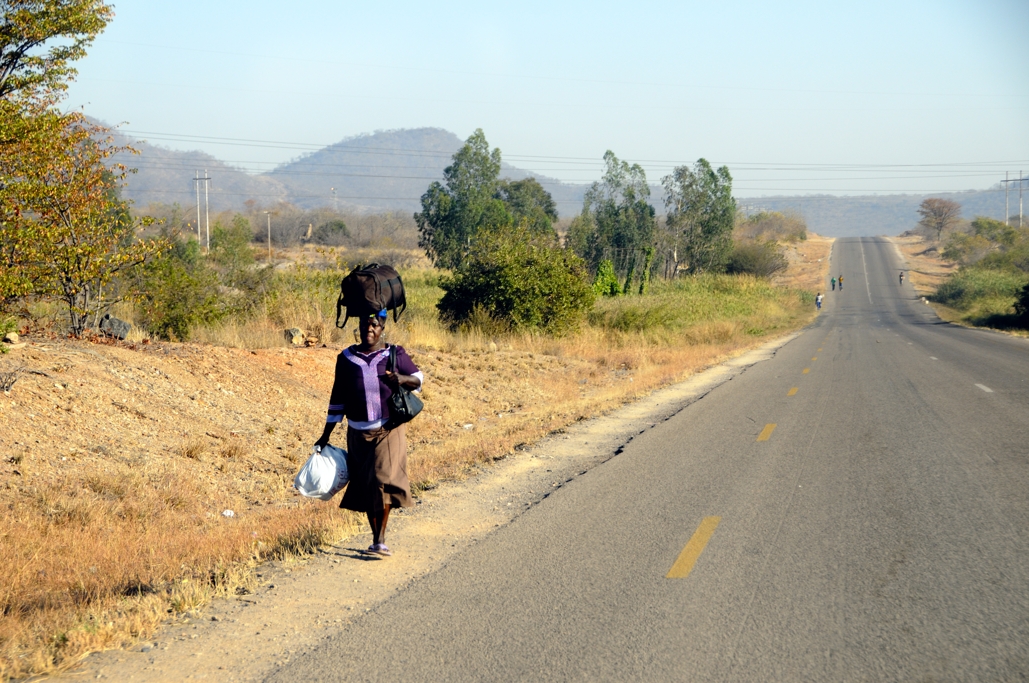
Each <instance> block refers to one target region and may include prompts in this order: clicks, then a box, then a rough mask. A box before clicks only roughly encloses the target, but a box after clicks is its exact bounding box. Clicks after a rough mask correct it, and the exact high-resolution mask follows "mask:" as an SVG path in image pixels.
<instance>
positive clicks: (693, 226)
mask: <svg viewBox="0 0 1029 683" xmlns="http://www.w3.org/2000/svg"><path fill="white" fill-rule="evenodd" d="M661 182H662V184H663V185H664V188H665V208H666V211H667V213H666V218H665V223H666V226H667V228H668V231H669V233H670V238H671V241H672V246H673V249H674V254H675V256H674V258H675V261H676V270H679V269H680V268H682V269H684V270H686V271H687V272H689V273H702V272H708V271H710V272H718V271H720V270H723V269H724V267H725V264H726V263H727V262H728V260H729V256H730V254H731V253H732V248H733V244H732V231H733V227H734V225H735V222H736V200H735V199H733V196H732V176H731V175H730V173H729V169H728V168H727V167H725V166H722V167H721V168H719V169H718V170H717V171H716V170H714V169H713V168H712V167H711V164H710V163H708V161H707V160H706V159H698V160H697V163H696V164H694V166H693V168H692V169H691V168H690V167H689V166H679V167H677V168H675V170H673V171H672V173H671V174H670V175H667V176H665V177H664V178H663V179H662V181H661ZM680 264H682V265H681V266H680Z"/></svg>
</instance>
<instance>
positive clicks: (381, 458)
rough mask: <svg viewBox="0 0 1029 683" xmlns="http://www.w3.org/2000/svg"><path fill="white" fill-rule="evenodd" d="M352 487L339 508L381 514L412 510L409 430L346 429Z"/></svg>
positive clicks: (397, 428)
mask: <svg viewBox="0 0 1029 683" xmlns="http://www.w3.org/2000/svg"><path fill="white" fill-rule="evenodd" d="M347 468H348V469H349V471H350V483H349V484H348V485H347V490H346V491H344V492H343V500H341V501H340V503H339V506H340V507H341V508H346V509H348V510H355V511H357V512H379V511H381V510H382V509H383V507H384V506H386V505H389V506H391V507H411V506H412V505H414V501H413V500H412V499H411V482H410V481H409V480H408V478H407V426H406V425H400V426H399V427H396V428H395V429H373V430H370V431H367V432H366V431H360V430H357V429H352V428H351V427H349V426H348V427H347Z"/></svg>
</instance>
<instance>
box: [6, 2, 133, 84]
mask: <svg viewBox="0 0 1029 683" xmlns="http://www.w3.org/2000/svg"><path fill="white" fill-rule="evenodd" d="M113 16H114V10H113V8H112V7H111V6H110V5H108V4H106V3H105V2H103V0H0V100H4V101H11V100H20V101H27V102H36V103H43V104H51V103H53V102H54V101H55V100H56V99H57V98H58V97H59V95H60V94H61V93H62V92H64V90H65V89H67V87H68V85H67V82H68V81H69V80H71V79H72V78H74V76H75V69H74V68H72V67H71V62H73V61H75V60H77V59H81V58H82V57H84V56H85V55H86V48H87V47H88V46H89V45H90V44H91V43H92V42H93V39H94V38H96V37H97V35H99V34H100V32H101V31H103V30H104V28H105V27H106V26H107V23H108V22H109V21H110V20H111V18H112V17H113ZM48 43H49V44H50V47H49V49H44V48H45V47H46V46H47V44H48Z"/></svg>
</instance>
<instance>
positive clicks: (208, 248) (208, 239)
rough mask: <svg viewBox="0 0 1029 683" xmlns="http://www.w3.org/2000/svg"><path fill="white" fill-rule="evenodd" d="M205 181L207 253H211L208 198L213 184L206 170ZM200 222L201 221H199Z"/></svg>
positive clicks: (209, 203) (209, 205) (209, 204)
mask: <svg viewBox="0 0 1029 683" xmlns="http://www.w3.org/2000/svg"><path fill="white" fill-rule="evenodd" d="M201 180H203V181H204V213H205V214H207V221H206V224H207V253H208V254H210V253H211V202H210V201H209V197H208V194H207V192H208V186H209V185H210V183H211V178H210V176H208V175H207V169H206V168H205V169H204V177H203V178H201ZM198 220H199V219H198Z"/></svg>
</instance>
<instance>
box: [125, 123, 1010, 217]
mask: <svg viewBox="0 0 1029 683" xmlns="http://www.w3.org/2000/svg"><path fill="white" fill-rule="evenodd" d="M113 135H114V138H115V142H116V144H119V145H126V144H127V145H131V146H132V147H134V148H136V149H138V150H139V155H133V154H122V155H119V156H118V157H117V159H116V160H117V161H119V162H120V163H124V164H125V165H126V166H128V167H130V168H136V169H138V171H137V172H136V173H134V174H133V175H131V176H130V177H129V178H128V185H127V187H126V188H125V189H124V192H123V195H124V196H125V197H126V198H127V199H130V200H132V201H133V202H134V203H135V204H136V206H137V207H144V206H146V205H147V204H149V203H151V202H155V203H156V202H160V203H165V204H172V203H176V202H177V203H179V204H181V205H182V206H184V207H189V206H194V205H195V202H196V186H195V180H194V176H195V174H196V172H197V171H198V170H200V171H202V172H203V171H204V169H206V172H207V173H208V174H209V175H210V177H211V178H212V180H211V183H210V187H209V188H208V189H209V198H210V207H211V210H212V211H224V210H241V209H243V208H244V206H245V205H246V203H247V202H248V201H253V202H256V203H258V204H260V205H266V206H267V205H274V204H276V203H279V202H289V203H291V204H295V205H296V206H299V207H301V208H305V209H313V208H319V207H333V208H335V209H336V210H338V211H346V212H357V213H381V212H386V211H401V212H411V213H413V212H415V211H418V210H420V208H421V205H420V202H419V198H420V197H421V195H422V193H423V192H425V189H426V188H427V187H428V185H429V183H431V182H432V181H434V180H442V179H443V169H444V168H445V167H446V166H447V165H448V164H449V163H450V161H451V158H452V156H453V154H454V153H455V152H456V151H457V150H458V149H460V147H461V145H463V144H464V141H463V140H461V139H460V138H459V137H458V136H457V135H455V134H454V133H452V132H450V131H447V130H444V129H442V128H433V127H424V128H408V129H396V130H385V131H375V132H373V133H363V134H360V135H355V136H351V137H347V138H344V139H342V140H340V141H339V142H336V143H333V144H331V145H327V146H325V147H323V148H321V149H318V150H314V151H312V152H309V153H306V154H303V155H301V156H299V157H297V158H295V159H292V160H290V161H288V162H286V163H283V164H280V165H278V166H276V167H275V168H273V169H271V170H270V171H267V172H265V173H260V174H251V173H248V172H246V171H245V170H243V169H241V168H238V167H234V166H232V165H231V164H228V163H226V162H223V161H221V160H219V159H217V158H216V157H214V156H212V155H210V154H207V153H206V152H201V151H177V150H172V149H168V148H165V147H161V146H159V145H154V144H151V143H148V142H146V140H141V139H135V138H132V137H130V136H128V135H125V134H124V133H120V132H118V131H117V130H115V131H114V132H113ZM501 176H502V177H504V178H509V179H512V180H518V179H522V178H527V177H534V178H536V179H537V180H538V181H539V182H540V184H541V185H542V186H543V187H544V188H546V190H547V191H548V192H550V193H551V195H552V196H553V197H554V200H555V202H556V203H557V205H558V211H559V214H560V215H561V216H562V217H565V218H567V217H571V216H574V215H576V214H578V213H579V211H580V210H581V207H582V200H583V195H584V194H585V192H586V190H587V189H588V187H589V186H588V185H586V184H573V183H564V182H561V181H559V180H557V179H555V178H550V177H547V176H545V175H542V174H538V173H533V172H531V171H527V170H525V169H521V168H518V167H516V166H513V165H511V164H508V163H506V162H504V163H503V164H502V169H501ZM201 190H203V186H201ZM651 192H652V195H651V197H652V204H653V205H654V206H655V208H656V209H657V210H658V213H663V208H664V206H663V200H662V196H663V192H662V189H661V187H660V186H659V185H651ZM930 196H931V197H943V198H946V199H952V200H953V201H957V202H958V203H960V204H962V207H963V215H964V217H966V218H972V217H974V216H977V215H985V216H990V217H992V218H1003V214H1004V192H1003V190H997V189H989V190H971V191H968V192H948V193H932V194H898V195H865V196H838V195H795V196H790V195H783V196H775V197H758V198H747V197H739V198H737V201H738V202H739V204H740V206H741V208H743V209H744V210H745V211H747V212H748V213H756V212H757V211H761V210H766V211H794V212H796V213H799V214H800V215H802V216H803V217H804V218H805V220H806V222H807V224H808V228H809V229H810V230H812V231H813V232H817V233H819V234H822V235H827V236H833V237H848V236H860V235H879V234H899V233H901V232H904V231H905V230H909V229H911V228H913V227H914V226H915V224H916V223H917V221H918V213H917V209H918V205H919V204H920V203H921V202H922V200H923V199H925V198H926V197H930ZM201 199H202V200H203V197H201ZM1015 211H1016V212H1017V207H1015Z"/></svg>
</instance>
